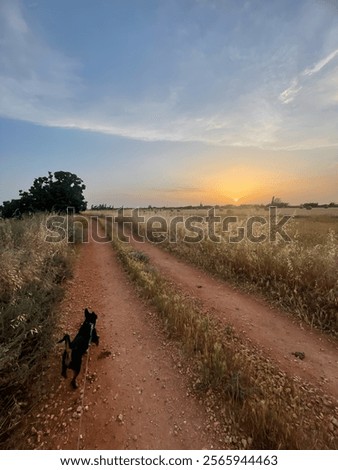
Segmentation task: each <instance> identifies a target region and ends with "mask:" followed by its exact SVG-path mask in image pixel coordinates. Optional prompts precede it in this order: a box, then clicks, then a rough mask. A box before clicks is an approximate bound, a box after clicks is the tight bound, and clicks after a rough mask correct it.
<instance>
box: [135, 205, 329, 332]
mask: <svg viewBox="0 0 338 470" xmlns="http://www.w3.org/2000/svg"><path fill="white" fill-rule="evenodd" d="M323 211H324V209H323ZM307 212H312V211H307ZM153 215H154V213H151V212H148V213H146V214H145V216H146V218H149V217H151V216H153ZM158 215H159V213H157V216H158ZM161 215H162V216H164V217H166V220H167V223H168V226H170V220H171V219H172V218H173V217H175V215H177V214H175V213H162V214H161ZM190 215H191V214H190ZM220 215H222V216H226V215H227V213H224V214H222V213H221V214H220ZM248 215H252V214H248ZM260 215H262V214H260ZM240 217H241V219H240V220H239V223H238V224H237V225H233V226H232V231H233V232H232V234H234V233H235V232H236V230H237V227H238V226H241V225H242V224H243V222H245V217H244V216H243V213H241V214H240ZM201 227H202V228H203V229H204V230H205V229H206V227H205V226H203V225H202V226H201ZM337 229H338V217H337V216H334V217H332V216H331V217H330V216H328V215H316V216H313V217H310V216H306V217H305V216H302V217H299V216H297V218H295V219H293V220H291V221H290V222H289V223H288V225H287V233H288V234H289V236H290V238H291V242H289V243H287V242H284V241H283V240H281V239H277V241H276V242H273V243H272V242H269V241H268V240H267V241H265V242H262V243H252V242H251V241H249V240H248V239H246V238H245V239H243V240H242V241H241V242H239V243H230V242H229V237H230V235H231V233H230V234H229V233H228V234H225V233H223V234H222V237H221V242H220V243H215V242H213V241H210V240H208V239H207V238H205V239H204V240H203V241H201V242H199V243H188V242H186V241H185V236H186V235H187V234H189V233H188V231H187V230H186V229H185V228H184V226H183V224H181V225H179V226H178V238H177V240H176V242H174V243H173V242H169V240H168V237H167V239H166V240H165V241H163V242H162V243H159V244H158V246H160V247H162V248H165V249H166V250H168V251H170V252H172V253H174V254H176V255H177V256H179V257H181V258H183V259H184V260H186V261H189V262H190V263H192V264H195V265H196V266H199V267H201V268H203V269H204V270H206V271H207V272H210V273H211V274H213V275H217V276H219V277H220V278H222V279H225V280H227V281H230V282H232V283H234V284H236V285H239V286H241V287H242V288H244V289H246V290H248V291H252V292H258V293H260V294H262V295H264V296H265V297H266V298H267V299H269V300H270V301H272V302H274V303H275V304H278V305H279V306H280V307H282V308H284V309H286V310H288V311H289V312H291V313H292V314H293V315H294V316H296V317H298V318H299V319H300V320H301V321H304V322H306V323H308V324H309V325H311V326H316V327H318V328H320V329H321V330H323V331H328V332H331V333H333V334H337V330H338V237H337ZM139 230H141V233H142V230H143V234H144V232H145V230H146V229H145V226H144V225H143V227H142V226H141V228H139ZM219 233H220V232H219ZM261 233H262V234H266V235H267V236H268V232H267V231H266V229H265V228H264V231H263V230H261V231H260V232H259V233H257V234H256V235H259V234H261ZM147 235H148V238H149V239H151V237H150V234H149V233H148V234H147ZM169 235H170V234H169ZM190 235H191V233H190ZM171 236H172V239H174V234H173V233H172V234H171Z"/></svg>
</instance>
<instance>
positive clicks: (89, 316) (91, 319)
mask: <svg viewBox="0 0 338 470" xmlns="http://www.w3.org/2000/svg"><path fill="white" fill-rule="evenodd" d="M84 313H85V319H86V322H88V323H91V324H92V325H93V326H95V324H96V320H97V315H96V313H95V312H90V311H89V310H88V308H86V309H85V311H84Z"/></svg>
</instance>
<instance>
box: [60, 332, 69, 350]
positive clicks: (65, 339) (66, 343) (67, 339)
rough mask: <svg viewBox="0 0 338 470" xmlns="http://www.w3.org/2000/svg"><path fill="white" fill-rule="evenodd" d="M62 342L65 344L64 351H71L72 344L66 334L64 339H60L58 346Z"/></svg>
mask: <svg viewBox="0 0 338 470" xmlns="http://www.w3.org/2000/svg"><path fill="white" fill-rule="evenodd" d="M63 341H64V342H65V346H66V349H71V347H72V342H71V340H70V336H69V335H68V334H66V335H64V337H63V338H62V339H60V341H58V344H59V343H62V342H63Z"/></svg>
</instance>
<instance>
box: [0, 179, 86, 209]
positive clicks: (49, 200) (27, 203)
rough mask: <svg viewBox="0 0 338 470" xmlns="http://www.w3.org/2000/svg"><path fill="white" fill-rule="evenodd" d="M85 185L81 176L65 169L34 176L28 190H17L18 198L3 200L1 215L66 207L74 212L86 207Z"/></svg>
mask: <svg viewBox="0 0 338 470" xmlns="http://www.w3.org/2000/svg"><path fill="white" fill-rule="evenodd" d="M85 189H86V186H85V185H84V184H83V181H82V179H81V178H79V177H78V176H77V175H75V174H74V173H69V172H67V171H56V172H55V173H54V174H53V173H51V172H50V171H49V172H48V176H40V177H39V178H36V179H35V180H34V182H33V184H32V186H31V187H30V189H29V190H28V191H19V195H20V198H19V199H12V200H11V201H4V203H3V206H2V215H3V217H12V216H13V215H15V213H25V212H37V211H47V212H65V211H66V210H67V207H72V208H74V210H75V212H80V211H83V210H85V209H86V207H87V203H86V201H85V200H84V196H83V191H84V190H85Z"/></svg>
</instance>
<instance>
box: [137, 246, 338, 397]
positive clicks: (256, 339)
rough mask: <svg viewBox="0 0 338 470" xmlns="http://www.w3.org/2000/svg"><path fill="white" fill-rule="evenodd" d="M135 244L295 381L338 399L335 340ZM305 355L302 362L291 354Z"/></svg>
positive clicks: (173, 259)
mask: <svg viewBox="0 0 338 470" xmlns="http://www.w3.org/2000/svg"><path fill="white" fill-rule="evenodd" d="M130 241H131V244H132V245H133V247H134V248H135V249H137V250H139V251H143V252H144V253H146V254H147V255H148V256H149V258H150V263H151V264H152V265H153V266H154V267H155V268H156V269H157V270H158V271H159V272H160V273H161V274H162V275H163V276H164V277H165V278H167V279H168V280H170V281H172V282H174V283H175V284H176V285H177V286H178V287H180V288H181V289H182V290H183V291H185V292H187V293H188V294H189V295H190V296H192V297H195V298H197V299H199V301H200V302H201V303H202V306H203V309H204V310H205V311H208V312H210V313H211V314H212V315H213V316H214V317H215V318H217V319H218V320H219V321H221V322H223V323H224V324H231V325H233V327H234V328H235V331H236V333H237V334H240V335H241V336H242V337H245V338H246V339H247V340H249V342H251V343H252V344H253V345H255V346H256V347H258V348H259V349H260V350H262V351H263V353H264V355H265V356H266V357H269V358H271V359H272V360H273V362H274V363H275V364H276V365H277V366H278V367H279V368H280V369H281V370H283V371H285V372H286V373H287V374H288V375H290V376H291V377H293V376H298V377H301V378H302V379H304V380H305V381H307V382H310V383H312V384H314V385H315V386H316V387H318V388H319V389H322V390H323V391H324V392H325V393H328V394H330V395H332V396H334V397H335V398H336V399H338V345H337V342H336V341H335V340H334V339H332V338H330V337H328V336H327V335H325V334H322V333H320V332H318V331H316V330H312V329H310V328H309V327H308V326H306V325H304V326H300V325H299V324H297V323H296V322H295V320H293V319H292V318H291V317H290V315H288V314H286V312H282V311H279V310H277V309H276V308H272V307H270V306H269V305H268V303H267V302H265V301H264V300H262V299H260V298H256V297H254V296H253V295H248V294H245V293H241V292H238V291H236V290H235V289H234V288H233V287H231V286H229V285H228V284H227V283H226V282H224V281H221V280H218V279H216V278H213V277H212V276H211V275H210V274H207V273H205V272H203V271H202V270H200V269H198V268H196V267H194V266H192V265H189V264H188V263H186V262H184V261H181V260H178V259H177V258H176V257H175V256H174V255H172V254H170V253H168V252H167V251H164V250H163V249H161V248H158V247H156V246H155V245H152V244H150V243H147V242H141V241H137V240H135V239H133V237H130ZM296 351H301V352H304V353H305V359H304V360H300V359H297V358H295V356H294V355H292V353H293V352H296Z"/></svg>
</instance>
